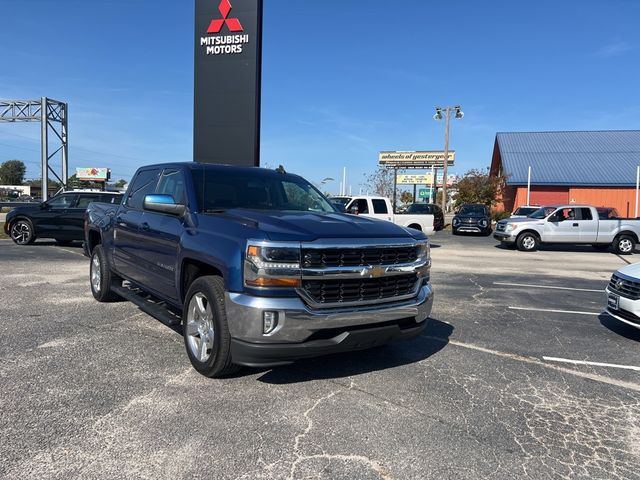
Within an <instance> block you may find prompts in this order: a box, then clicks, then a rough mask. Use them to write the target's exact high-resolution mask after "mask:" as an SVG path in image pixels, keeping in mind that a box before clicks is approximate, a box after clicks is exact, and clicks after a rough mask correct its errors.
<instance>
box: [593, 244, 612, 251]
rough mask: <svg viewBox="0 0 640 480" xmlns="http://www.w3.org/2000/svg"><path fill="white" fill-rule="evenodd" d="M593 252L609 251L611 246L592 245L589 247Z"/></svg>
mask: <svg viewBox="0 0 640 480" xmlns="http://www.w3.org/2000/svg"><path fill="white" fill-rule="evenodd" d="M591 246H592V247H593V248H594V249H595V250H598V251H599V252H604V251H605V250H609V247H610V246H611V245H609V244H606V245H603V244H602V243H594V244H593V245H591Z"/></svg>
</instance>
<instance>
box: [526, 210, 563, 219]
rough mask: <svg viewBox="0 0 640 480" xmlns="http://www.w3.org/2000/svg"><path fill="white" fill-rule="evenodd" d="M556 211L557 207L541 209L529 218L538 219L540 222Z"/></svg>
mask: <svg viewBox="0 0 640 480" xmlns="http://www.w3.org/2000/svg"><path fill="white" fill-rule="evenodd" d="M555 211H556V208H555V207H541V208H539V209H537V210H536V211H535V212H533V213H532V214H531V215H529V218H537V219H538V220H540V219H543V218H547V217H548V216H549V215H551V214H552V213H553V212H555Z"/></svg>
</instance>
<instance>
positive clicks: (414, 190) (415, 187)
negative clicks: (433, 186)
mask: <svg viewBox="0 0 640 480" xmlns="http://www.w3.org/2000/svg"><path fill="white" fill-rule="evenodd" d="M417 189H418V185H416V184H415V183H414V184H413V201H414V203H415V202H416V190H417Z"/></svg>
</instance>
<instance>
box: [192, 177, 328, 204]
mask: <svg viewBox="0 0 640 480" xmlns="http://www.w3.org/2000/svg"><path fill="white" fill-rule="evenodd" d="M193 183H194V187H195V189H196V195H197V197H198V205H199V209H200V210H201V211H203V212H204V213H217V212H218V211H220V210H226V209H229V208H247V209H253V210H293V211H305V212H308V211H313V212H332V213H333V212H335V209H334V208H333V206H332V205H331V204H330V203H329V201H328V200H327V199H326V198H325V197H324V196H323V195H322V194H321V193H320V192H319V191H318V190H317V189H316V188H314V187H313V186H312V185H311V184H310V183H309V182H307V181H306V180H304V179H302V178H300V177H297V176H295V175H283V174H275V173H273V172H265V171H264V170H259V169H255V173H248V172H247V171H241V172H238V171H234V170H231V169H230V170H228V171H225V170H222V169H218V168H215V169H214V168H207V167H204V166H203V168H202V169H194V170H193Z"/></svg>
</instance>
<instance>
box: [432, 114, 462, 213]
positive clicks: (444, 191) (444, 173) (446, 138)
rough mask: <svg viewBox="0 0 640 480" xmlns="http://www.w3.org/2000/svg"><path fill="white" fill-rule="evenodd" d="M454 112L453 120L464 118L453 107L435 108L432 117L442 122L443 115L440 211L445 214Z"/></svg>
mask: <svg viewBox="0 0 640 480" xmlns="http://www.w3.org/2000/svg"><path fill="white" fill-rule="evenodd" d="M453 112H455V118H457V119H458V120H461V119H462V117H464V113H463V112H462V107H461V106H460V105H455V106H453V107H436V114H435V115H434V116H433V119H434V120H442V114H443V113H444V119H445V120H444V167H443V168H442V211H443V212H444V213H446V212H447V166H448V163H449V120H451V113H453Z"/></svg>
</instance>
